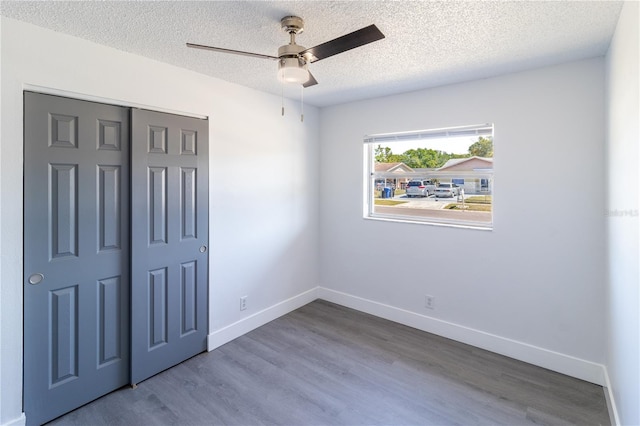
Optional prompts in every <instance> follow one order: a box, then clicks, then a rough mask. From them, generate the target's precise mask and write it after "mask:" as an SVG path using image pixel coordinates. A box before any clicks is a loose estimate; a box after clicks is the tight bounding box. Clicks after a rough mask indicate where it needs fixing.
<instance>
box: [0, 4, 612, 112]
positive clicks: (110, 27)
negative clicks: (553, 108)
mask: <svg viewBox="0 0 640 426" xmlns="http://www.w3.org/2000/svg"><path fill="white" fill-rule="evenodd" d="M621 7H622V3H621V2H619V1H603V2H598V1H588V2H578V1H550V2H547V1H544V2H543V1H516V2H508V1H496V2H494V1H471V2H457V1H442V2H434V1H285V2H280V1H278V2H273V1H231V2H227V1H196V2H186V1H115V2H112V1H72V2H63V1H55V2H53V1H35V2H30V1H2V2H1V3H0V8H1V9H0V14H2V15H3V16H7V17H10V18H14V19H18V20H21V21H26V22H30V23H33V24H35V25H38V26H42V27H46V28H50V29H52V30H55V31H58V32H62V33H67V34H71V35H74V36H77V37H81V38H84V39H87V40H91V41H94V42H96V43H99V44H103V45H107V46H111V47H114V48H116V49H119V50H123V51H126V52H131V53H135V54H138V55H142V56H146V57H149V58H153V59H156V60H159V61H163V62H167V63H170V64H174V65H177V66H180V67H183V68H187V69H190V70H193V71H197V72H200V73H203V74H207V75H210V76H214V77H218V78H220V79H223V80H226V81H229V82H233V83H237V84H241V85H243V86H247V87H252V88H255V89H258V90H262V91H265V92H269V93H274V94H278V95H279V94H280V93H281V91H282V88H281V85H280V83H279V82H278V80H277V78H276V69H277V63H276V62H274V61H270V60H263V59H256V58H250V57H243V56H237V55H229V54H224V53H217V52H209V51H202V50H196V49H188V48H186V47H185V42H191V43H197V44H206V45H213V46H217V47H224V48H229V49H237V50H245V51H251V52H255V53H262V54H268V55H274V56H277V49H278V47H279V46H280V45H283V44H286V43H287V42H288V35H287V34H286V33H284V32H283V31H282V30H281V29H280V19H281V18H282V17H283V16H287V15H297V16H301V17H302V18H304V20H305V30H304V32H303V33H302V34H300V35H299V36H298V38H297V42H298V43H299V44H301V45H303V46H306V47H312V46H315V45H317V44H320V43H323V42H325V41H328V40H331V39H333V38H336V37H339V36H341V35H343V34H346V33H349V32H351V31H355V30H357V29H359V28H362V27H364V26H367V25H369V24H372V23H375V24H376V25H377V26H378V28H380V30H381V31H382V32H383V33H384V34H385V36H386V38H385V39H383V40H381V41H377V42H375V43H372V44H369V45H367V46H364V47H361V48H358V49H355V50H352V51H349V52H346V53H342V54H340V55H337V56H334V57H331V58H327V59H325V60H322V61H319V62H317V63H314V64H311V65H310V70H311V71H312V73H313V75H314V76H315V78H316V79H317V80H318V82H319V84H318V85H316V86H313V87H309V88H307V89H304V90H305V91H304V100H305V103H309V104H312V105H316V106H327V105H332V104H338V103H344V102H348V101H353V100H358V99H365V98H371V97H377V96H384V95H390V94H394V93H399V92H405V91H410V90H416V89H421V88H427V87H434V86H440V85H444V84H450V83H456V82H461V81H467V80H472V79H477V78H483V77H490V76H493V75H499V74H504V73H508V72H514V71H520V70H524V69H529V68H534V67H540V66H544V65H550V64H555V63H561V62H565V61H570V60H577V59H582V58H589V57H594V56H600V55H603V54H605V53H606V50H607V48H608V46H609V42H610V41H611V37H612V35H613V32H614V29H615V26H616V23H617V20H618V15H619V13H620V9H621ZM285 95H286V96H290V97H296V98H297V97H299V96H300V93H299V89H297V88H291V87H289V88H286V91H285Z"/></svg>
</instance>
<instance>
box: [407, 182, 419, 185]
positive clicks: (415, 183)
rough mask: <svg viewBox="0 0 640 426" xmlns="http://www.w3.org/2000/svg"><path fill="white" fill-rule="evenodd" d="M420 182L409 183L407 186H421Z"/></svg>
mask: <svg viewBox="0 0 640 426" xmlns="http://www.w3.org/2000/svg"><path fill="white" fill-rule="evenodd" d="M421 185H422V182H409V185H408V186H421Z"/></svg>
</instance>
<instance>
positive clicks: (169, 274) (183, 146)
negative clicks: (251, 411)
mask: <svg viewBox="0 0 640 426" xmlns="http://www.w3.org/2000/svg"><path fill="white" fill-rule="evenodd" d="M132 122H133V131H132V150H131V164H132V175H131V179H132V197H131V200H132V206H131V207H132V223H131V225H132V234H131V238H132V242H131V249H132V258H131V262H132V263H131V282H132V292H131V297H132V300H131V313H132V318H131V321H132V351H131V357H132V364H131V366H132V370H131V382H132V383H138V382H140V381H142V380H144V379H146V378H148V377H150V376H152V375H154V374H156V373H158V372H160V371H162V370H164V369H167V368H169V367H171V366H173V365H175V364H178V363H180V362H182V361H184V360H185V359H187V358H189V357H191V356H193V355H196V354H198V353H200V352H202V351H204V350H206V337H207V306H208V302H207V297H208V296H207V280H208V278H207V276H208V272H207V271H208V248H207V241H208V233H209V230H208V179H209V178H208V121H207V120H199V119H196V118H189V117H182V116H176V115H172V114H164V113H158V112H153V111H145V110H138V109H134V110H132Z"/></svg>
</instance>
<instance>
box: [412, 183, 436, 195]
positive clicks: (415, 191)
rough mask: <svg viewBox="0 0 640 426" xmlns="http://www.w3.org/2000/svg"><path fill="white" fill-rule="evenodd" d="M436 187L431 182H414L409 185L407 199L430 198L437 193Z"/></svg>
mask: <svg viewBox="0 0 640 426" xmlns="http://www.w3.org/2000/svg"><path fill="white" fill-rule="evenodd" d="M435 190H436V186H435V185H434V184H433V183H432V182H431V181H430V180H412V181H409V183H407V197H409V198H412V197H428V196H429V195H433V194H434V193H435Z"/></svg>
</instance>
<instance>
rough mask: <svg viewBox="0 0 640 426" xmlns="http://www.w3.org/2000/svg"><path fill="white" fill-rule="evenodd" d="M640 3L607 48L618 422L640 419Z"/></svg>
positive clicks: (629, 7) (611, 307)
mask: <svg viewBox="0 0 640 426" xmlns="http://www.w3.org/2000/svg"><path fill="white" fill-rule="evenodd" d="M639 21H640V7H638V3H637V2H626V3H625V5H624V7H623V9H622V12H621V14H620V19H619V21H618V26H617V28H616V33H615V36H614V38H613V40H612V42H611V47H610V48H609V53H608V54H607V58H606V60H607V68H606V70H607V104H608V135H607V149H608V150H607V151H608V168H609V179H608V205H607V212H608V213H609V215H608V218H607V225H608V237H609V250H608V251H609V252H608V255H609V256H608V259H609V263H608V283H609V288H608V291H609V294H608V313H609V315H608V319H609V321H608V324H607V325H608V330H607V332H608V333H607V334H608V344H607V349H608V351H607V354H606V355H607V356H606V362H607V370H608V372H609V378H610V381H611V390H612V391H613V395H614V398H613V399H614V401H615V403H616V406H617V407H616V408H617V412H618V417H619V421H620V424H623V425H638V424H640V343H639V339H640V317H639V314H638V312H639V311H640V292H639V290H638V288H639V287H640V270H639V269H638V260H639V259H640V250H639V244H638V242H639V240H640V234H639V228H638V220H639V218H638V192H639V191H640V181H639V179H640V174H639V173H638V168H639V167H640V157H639V156H640V150H639V149H638V143H639V142H640V127H639V124H638V121H639V120H640V100H639V99H640V86H639V84H638V79H639V76H640V69H639V67H638V64H639V63H640V58H639V55H638V52H639V50H640V46H639V43H638V38H639V36H640V35H639V34H638V25H639Z"/></svg>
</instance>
